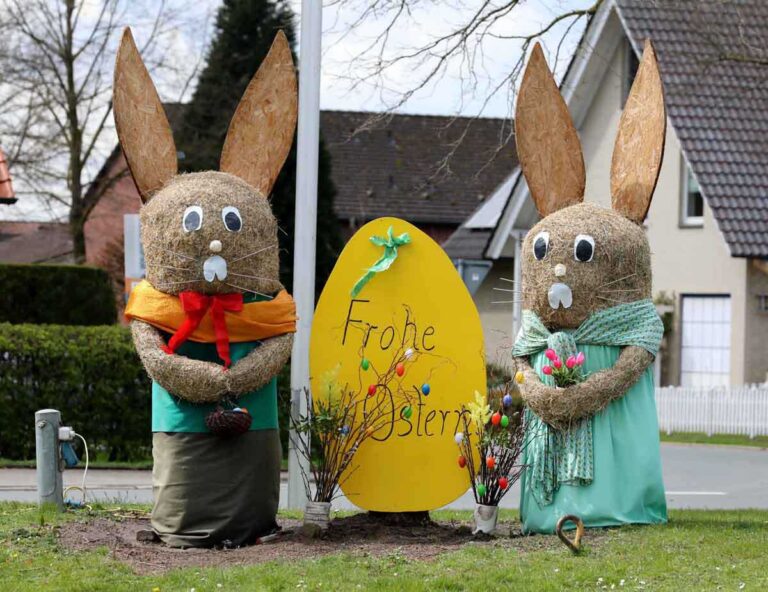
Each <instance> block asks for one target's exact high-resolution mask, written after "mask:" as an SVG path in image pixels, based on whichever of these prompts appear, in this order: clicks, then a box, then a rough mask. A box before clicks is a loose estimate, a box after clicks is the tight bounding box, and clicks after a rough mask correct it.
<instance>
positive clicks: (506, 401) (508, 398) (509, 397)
mask: <svg viewBox="0 0 768 592" xmlns="http://www.w3.org/2000/svg"><path fill="white" fill-rule="evenodd" d="M501 403H502V405H504V407H509V406H511V405H512V395H504V398H503V399H502V400H501Z"/></svg>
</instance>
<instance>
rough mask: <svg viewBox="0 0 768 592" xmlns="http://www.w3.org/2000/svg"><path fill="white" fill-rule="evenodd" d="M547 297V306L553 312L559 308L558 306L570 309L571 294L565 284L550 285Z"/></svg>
mask: <svg viewBox="0 0 768 592" xmlns="http://www.w3.org/2000/svg"><path fill="white" fill-rule="evenodd" d="M547 296H548V297H549V305H550V306H551V307H552V308H554V309H555V310H557V309H558V308H560V305H562V307H563V308H571V304H573V292H571V289H570V288H569V287H568V286H566V285H565V284H560V283H557V284H552V285H551V286H550V287H549V292H548V293H547Z"/></svg>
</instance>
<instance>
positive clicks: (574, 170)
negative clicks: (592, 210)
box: [515, 43, 586, 216]
mask: <svg viewBox="0 0 768 592" xmlns="http://www.w3.org/2000/svg"><path fill="white" fill-rule="evenodd" d="M515 140H516V143H517V157H518V159H519V160H520V166H521V168H522V169H523V174H524V175H525V179H526V181H528V188H529V189H530V191H531V197H533V201H534V203H535V204H536V209H538V210H539V213H540V214H541V215H542V216H547V215H549V214H551V213H552V212H555V211H557V210H559V209H561V208H564V207H566V206H570V205H573V204H577V203H580V202H581V201H582V200H583V199H584V184H585V181H586V175H585V173H584V158H583V156H582V154H581V143H580V142H579V136H578V134H577V133H576V128H575V127H574V126H573V121H572V120H571V116H570V114H569V113H568V107H567V106H566V104H565V101H564V100H563V97H562V96H561V95H560V91H559V90H558V88H557V84H556V83H555V79H554V77H553V76H552V72H550V71H549V68H548V67H547V62H546V60H545V59H544V52H543V51H542V50H541V45H539V44H538V43H537V44H536V45H535V46H534V48H533V52H532V53H531V57H530V59H529V60H528V66H527V67H526V69H525V74H524V75H523V82H522V83H521V85H520V92H519V93H518V95H517V109H516V112H515Z"/></svg>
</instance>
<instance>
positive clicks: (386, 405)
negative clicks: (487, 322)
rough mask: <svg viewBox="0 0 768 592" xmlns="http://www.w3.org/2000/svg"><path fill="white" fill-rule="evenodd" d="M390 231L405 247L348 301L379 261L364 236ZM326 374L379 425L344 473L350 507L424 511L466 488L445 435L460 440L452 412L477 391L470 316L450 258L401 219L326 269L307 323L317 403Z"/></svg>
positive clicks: (481, 385)
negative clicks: (403, 237)
mask: <svg viewBox="0 0 768 592" xmlns="http://www.w3.org/2000/svg"><path fill="white" fill-rule="evenodd" d="M389 228H392V236H393V237H398V236H400V235H402V234H403V233H407V234H408V235H409V237H410V242H408V243H407V244H403V245H400V246H398V247H397V256H396V258H395V260H394V262H393V263H392V265H391V267H390V268H389V269H387V270H386V271H382V272H380V273H376V274H372V277H371V279H370V280H369V281H368V282H367V283H366V284H365V285H364V286H363V287H362V288H361V290H360V292H359V293H358V294H357V295H356V296H355V297H353V296H352V295H351V291H352V288H353V286H355V284H356V283H357V282H358V280H359V279H360V278H361V277H362V276H363V275H364V274H365V272H366V270H367V269H369V268H370V267H371V266H372V265H374V263H376V262H377V261H378V260H379V259H380V258H381V257H382V256H383V255H384V253H385V246H383V245H376V244H374V243H373V242H372V241H371V240H370V239H371V237H373V236H378V237H381V238H382V239H387V237H388V230H389ZM329 372H331V373H333V372H338V374H337V379H336V380H337V381H338V383H339V384H340V385H346V387H347V388H349V389H352V390H353V391H354V392H355V393H356V396H357V397H358V400H360V401H363V400H366V405H369V406H370V405H374V407H372V408H374V409H377V410H378V411H377V412H378V413H379V416H380V417H381V418H382V421H381V422H380V423H378V424H377V429H376V431H375V432H374V433H373V435H372V436H371V437H370V438H368V439H367V440H366V441H364V442H363V443H362V445H361V446H360V449H359V450H358V452H357V453H356V455H355V458H354V460H353V462H352V467H351V470H349V471H348V474H346V475H343V476H342V491H343V492H344V494H345V495H346V496H347V497H348V498H349V500H350V501H351V502H352V503H354V504H355V505H357V506H359V507H361V508H364V509H366V510H373V511H381V512H410V511H420V510H432V509H435V508H439V507H441V506H444V505H445V504H448V503H450V502H452V501H453V500H455V499H456V498H457V497H459V496H460V495H462V494H463V493H464V492H465V491H466V490H467V489H468V487H469V482H468V478H467V472H466V469H461V468H460V467H459V466H458V463H457V459H458V457H459V455H460V450H459V447H458V446H457V444H456V441H455V435H456V433H457V432H464V417H463V415H462V406H463V405H465V404H466V403H468V402H471V401H473V400H474V393H475V391H479V392H481V393H485V392H486V383H485V355H484V352H483V334H482V328H481V325H480V318H479V316H478V313H477V309H476V308H475V305H474V302H473V301H472V298H471V296H470V295H469V292H468V291H467V289H466V287H465V286H464V282H463V281H462V279H461V277H460V276H459V274H458V273H457V272H456V269H455V268H454V266H453V264H452V262H451V260H450V259H449V258H448V256H447V255H446V254H445V252H444V251H443V250H442V249H441V248H440V246H439V245H438V244H437V243H435V242H434V241H433V240H432V239H431V238H430V237H429V236H427V235H426V234H424V233H423V232H422V231H420V230H419V229H418V228H416V227H414V226H412V225H411V224H409V223H408V222H405V221H403V220H399V219H396V218H380V219H378V220H374V221H373V222H370V223H368V224H366V225H365V226H363V227H362V228H361V229H360V230H359V231H358V232H357V233H356V234H355V235H354V236H353V237H352V239H351V240H350V241H349V243H348V244H347V246H346V247H345V248H344V251H343V252H342V253H341V256H340V257H339V259H338V261H337V262H336V266H335V267H334V269H333V272H332V273H331V276H330V277H329V278H328V282H327V283H326V285H325V289H324V290H323V293H322V295H321V296H320V301H319V303H318V305H317V310H316V311H315V316H314V321H313V323H312V336H311V341H310V373H311V382H312V391H313V393H316V394H317V395H316V396H323V390H325V391H327V390H328V389H327V385H326V389H322V388H321V383H322V381H323V380H327V377H328V375H329ZM369 389H370V391H369ZM371 391H373V392H372V393H371ZM366 398H367V399H366Z"/></svg>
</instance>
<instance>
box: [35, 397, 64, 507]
mask: <svg viewBox="0 0 768 592" xmlns="http://www.w3.org/2000/svg"><path fill="white" fill-rule="evenodd" d="M60 425H61V414H60V413H59V412H58V411H57V410H56V409H41V410H39V411H37V412H36V413H35V453H36V457H37V499H38V503H39V505H41V506H42V505H44V504H55V505H56V507H57V508H58V509H59V510H60V511H64V496H63V483H62V481H63V479H62V467H61V462H60V460H59V426H60Z"/></svg>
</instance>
